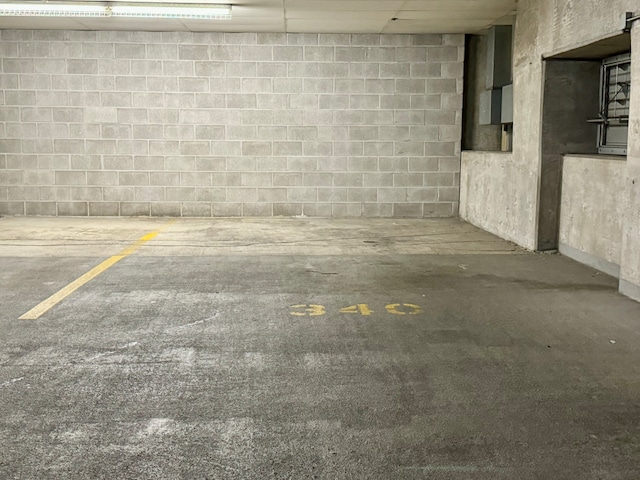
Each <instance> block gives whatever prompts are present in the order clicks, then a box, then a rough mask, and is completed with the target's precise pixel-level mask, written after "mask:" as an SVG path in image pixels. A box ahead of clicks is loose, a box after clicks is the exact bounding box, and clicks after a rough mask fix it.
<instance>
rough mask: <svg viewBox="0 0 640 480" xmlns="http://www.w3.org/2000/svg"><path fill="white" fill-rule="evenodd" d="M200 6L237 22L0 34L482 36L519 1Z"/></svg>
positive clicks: (105, 21)
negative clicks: (229, 9) (223, 11)
mask: <svg viewBox="0 0 640 480" xmlns="http://www.w3.org/2000/svg"><path fill="white" fill-rule="evenodd" d="M23 1H24V0H23ZM111 1H112V2H113V0H111ZM116 1H118V0H116ZM130 1H131V0H130ZM138 1H140V0H138ZM179 2H181V3H198V2H197V0H190V1H189V0H170V1H167V2H166V3H174V4H175V3H179ZM158 3H159V2H158ZM200 3H231V4H232V5H233V18H232V19H231V20H164V19H163V20H159V19H123V18H48V17H31V18H27V17H0V28H1V29H5V28H17V29H65V30H142V31H193V32H290V33H307V32H309V33H476V32H479V31H481V30H484V29H485V28H487V27H489V26H491V25H494V24H496V23H504V22H505V18H509V17H510V16H511V15H513V14H514V12H515V10H516V4H517V0H231V1H229V2H224V0H220V1H210V0H209V1H207V0H201V1H200Z"/></svg>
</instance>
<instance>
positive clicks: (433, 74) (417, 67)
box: [411, 62, 442, 78]
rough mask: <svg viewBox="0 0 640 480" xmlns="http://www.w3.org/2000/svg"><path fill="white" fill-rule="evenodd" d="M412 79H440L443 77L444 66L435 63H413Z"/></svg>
mask: <svg viewBox="0 0 640 480" xmlns="http://www.w3.org/2000/svg"><path fill="white" fill-rule="evenodd" d="M411 77H412V78H440V77H442V64H441V63H433V62H429V63H412V64H411Z"/></svg>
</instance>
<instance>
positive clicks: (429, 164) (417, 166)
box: [409, 158, 438, 172]
mask: <svg viewBox="0 0 640 480" xmlns="http://www.w3.org/2000/svg"><path fill="white" fill-rule="evenodd" d="M409 171H410V172H437V171H438V159H437V158H410V159H409Z"/></svg>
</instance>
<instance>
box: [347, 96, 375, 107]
mask: <svg viewBox="0 0 640 480" xmlns="http://www.w3.org/2000/svg"><path fill="white" fill-rule="evenodd" d="M349 107H350V108H353V109H377V108H380V96H379V95H351V96H350V99H349Z"/></svg>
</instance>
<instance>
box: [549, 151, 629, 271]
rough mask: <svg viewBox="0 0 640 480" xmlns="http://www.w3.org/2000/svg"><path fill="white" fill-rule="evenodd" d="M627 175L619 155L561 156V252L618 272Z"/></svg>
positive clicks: (597, 266)
mask: <svg viewBox="0 0 640 480" xmlns="http://www.w3.org/2000/svg"><path fill="white" fill-rule="evenodd" d="M626 174H627V165H626V162H625V161H624V159H621V158H620V157H613V156H612V157H602V156H592V157H590V156H578V155H575V156H573V155H569V156H565V157H564V162H563V170H562V203H561V208H560V212H561V215H560V233H559V236H560V253H562V254H564V255H567V256H570V257H573V258H574V259H576V260H578V261H581V262H583V263H587V264H589V265H591V266H593V267H595V268H598V269H600V270H603V271H604V272H606V273H608V274H610V275H614V276H618V275H619V267H620V252H621V248H622V226H623V221H624V214H625V212H624V210H625V184H626V180H627V179H626Z"/></svg>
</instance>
